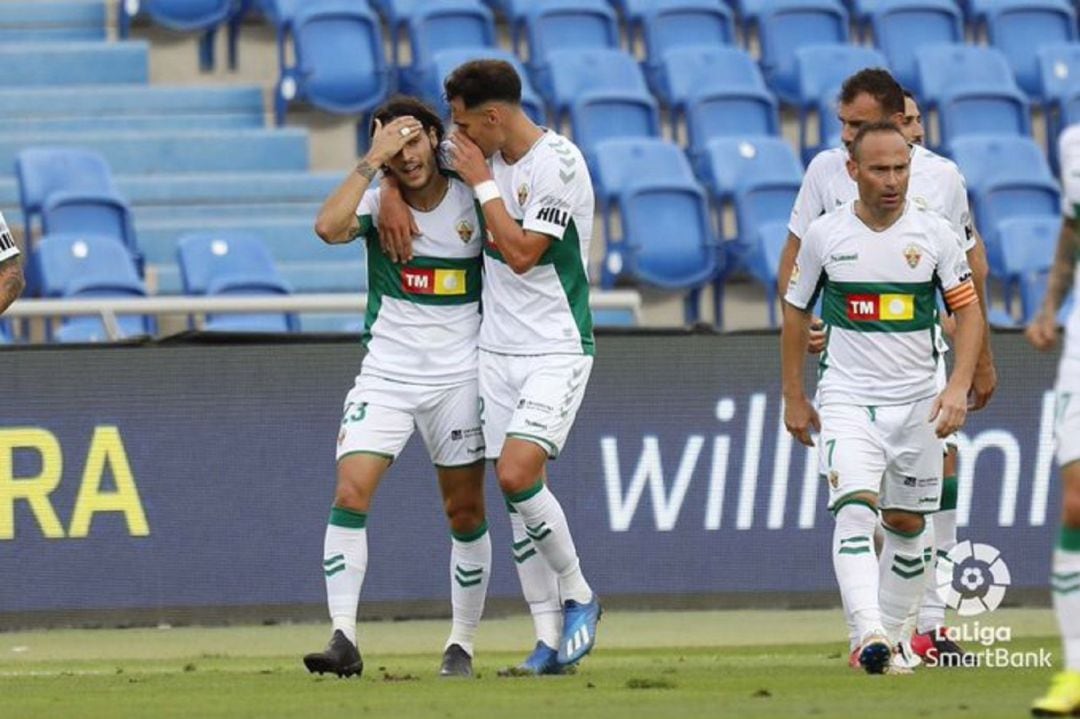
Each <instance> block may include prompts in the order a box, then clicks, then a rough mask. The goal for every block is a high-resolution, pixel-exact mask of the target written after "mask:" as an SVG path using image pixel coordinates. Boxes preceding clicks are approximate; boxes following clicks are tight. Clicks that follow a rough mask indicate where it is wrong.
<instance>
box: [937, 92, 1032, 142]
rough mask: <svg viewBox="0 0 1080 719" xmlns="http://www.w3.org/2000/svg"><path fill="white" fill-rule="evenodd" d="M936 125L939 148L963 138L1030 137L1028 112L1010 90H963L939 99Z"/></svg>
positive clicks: (1027, 107)
mask: <svg viewBox="0 0 1080 719" xmlns="http://www.w3.org/2000/svg"><path fill="white" fill-rule="evenodd" d="M938 124H939V129H940V137H939V138H938V142H936V143H935V144H936V145H937V146H938V147H942V146H944V147H947V146H948V145H949V144H950V143H952V142H954V141H955V140H956V139H957V138H959V137H963V136H966V135H1030V134H1031V110H1030V107H1029V105H1028V101H1027V98H1025V97H1024V96H1023V95H1022V94H1021V93H1019V92H1016V91H1013V90H1003V89H999V88H987V89H977V88H974V87H972V88H964V89H963V90H960V91H958V92H956V93H955V94H948V95H946V96H945V97H944V98H943V99H942V101H941V103H940V104H939V105H938Z"/></svg>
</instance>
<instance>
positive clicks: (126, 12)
mask: <svg viewBox="0 0 1080 719" xmlns="http://www.w3.org/2000/svg"><path fill="white" fill-rule="evenodd" d="M237 9H238V5H237V4H236V2H235V0H124V1H123V2H120V3H118V8H117V16H118V21H119V34H120V39H121V40H126V39H127V37H128V35H129V34H130V32H131V21H132V20H133V19H134V18H135V17H136V16H137V15H139V13H146V14H147V15H149V16H150V19H151V20H153V21H154V22H155V23H157V24H158V25H161V26H162V27H167V28H169V29H170V30H176V31H179V32H201V33H202V38H201V39H200V41H199V66H200V68H201V69H202V70H203V71H209V70H211V69H212V68H213V67H214V36H215V34H216V32H217V28H218V26H219V25H221V24H223V23H224V22H225V21H226V20H227V19H228V18H229V16H230V15H231V14H232V13H233V12H235V11H236V10H237ZM229 65H230V66H231V67H236V58H235V57H230V58H229Z"/></svg>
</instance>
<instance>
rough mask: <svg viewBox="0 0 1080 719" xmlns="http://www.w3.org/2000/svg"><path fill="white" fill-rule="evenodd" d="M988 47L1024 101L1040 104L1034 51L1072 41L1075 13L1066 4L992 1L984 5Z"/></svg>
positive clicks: (1052, 0) (1040, 0)
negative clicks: (1004, 62)
mask: <svg viewBox="0 0 1080 719" xmlns="http://www.w3.org/2000/svg"><path fill="white" fill-rule="evenodd" d="M986 32H987V37H988V39H989V41H990V45H991V46H993V47H995V48H997V49H998V50H1001V51H1002V52H1003V53H1004V54H1005V57H1006V58H1007V59H1008V61H1009V65H1010V66H1011V67H1012V71H1013V74H1014V75H1015V77H1016V82H1017V84H1018V85H1019V86H1020V89H1022V90H1023V91H1024V92H1026V93H1027V94H1028V97H1029V98H1031V99H1032V100H1033V101H1035V102H1043V101H1044V100H1045V97H1044V96H1043V94H1042V83H1041V82H1040V79H1041V78H1040V73H1039V59H1038V54H1037V53H1038V48H1039V46H1040V45H1043V44H1046V43H1063V42H1075V41H1076V13H1075V11H1074V10H1073V7H1072V5H1071V3H1069V2H1066V0H993V2H991V3H988V4H987V5H986Z"/></svg>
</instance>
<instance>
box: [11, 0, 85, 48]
mask: <svg viewBox="0 0 1080 719" xmlns="http://www.w3.org/2000/svg"><path fill="white" fill-rule="evenodd" d="M104 39H105V2H104V0H92V1H91V0H52V2H34V1H33V0H28V1H24V2H10V1H9V2H2V3H0V42H2V43H4V44H7V43H26V42H34V43H39V42H70V41H72V40H83V41H86V40H96V41H99V42H100V41H102V40H104Z"/></svg>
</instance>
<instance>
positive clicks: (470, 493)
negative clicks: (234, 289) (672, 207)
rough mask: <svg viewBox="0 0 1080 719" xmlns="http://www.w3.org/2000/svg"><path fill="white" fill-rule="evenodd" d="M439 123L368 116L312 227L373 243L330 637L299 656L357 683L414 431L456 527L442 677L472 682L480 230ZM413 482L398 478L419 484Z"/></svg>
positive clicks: (484, 565) (487, 542)
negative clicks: (359, 634) (402, 465)
mask: <svg viewBox="0 0 1080 719" xmlns="http://www.w3.org/2000/svg"><path fill="white" fill-rule="evenodd" d="M442 138H443V126H442V122H441V120H440V119H439V116H438V115H437V114H436V113H435V112H434V111H433V110H432V109H431V108H429V107H428V106H426V105H424V104H423V103H421V102H420V101H418V100H415V99H412V98H407V97H398V98H393V99H392V100H390V101H389V102H388V103H387V104H386V105H384V106H383V107H382V108H380V109H379V110H377V111H376V112H375V115H374V128H373V135H372V141H371V148H370V149H369V150H368V152H367V154H366V155H365V156H364V158H363V159H362V160H361V161H360V163H359V164H358V165H357V167H356V169H355V170H354V171H353V172H351V173H350V174H349V176H348V177H347V178H346V179H345V180H344V182H342V183H341V185H339V186H338V188H337V189H336V190H335V191H334V193H333V194H332V195H331V196H330V197H329V198H328V199H327V200H326V202H325V203H324V204H323V207H322V209H321V210H320V212H319V217H318V220H317V221H316V226H315V230H316V232H317V233H318V235H319V236H320V237H321V238H322V239H323V240H324V241H326V242H328V243H332V244H334V243H342V242H350V241H352V240H353V239H355V238H357V237H362V238H363V239H364V240H365V241H366V243H367V256H368V298H367V316H366V318H365V320H366V329H365V331H364V345H365V347H366V348H367V354H366V355H365V357H364V362H363V366H362V369H361V371H360V375H359V376H358V377H357V378H356V385H355V387H354V388H353V389H352V391H350V392H349V394H348V396H347V397H346V399H345V409H344V412H343V417H342V421H341V431H340V434H339V435H338V448H337V490H336V492H335V494H334V504H333V508H332V509H331V511H330V520H329V523H328V525H327V527H326V539H325V547H324V555H323V572H324V574H325V575H326V595H327V602H328V604H329V608H330V617H331V619H332V621H333V629H334V633H333V637H332V638H331V640H330V644H329V646H328V647H327V649H326V650H325V651H323V652H318V653H315V654H309V655H307V656H305V657H304V664H305V665H306V666H307V668H308V670H309V671H311V672H319V673H323V672H330V673H336V674H338V675H339V676H351V675H357V676H359V675H360V674H361V672H362V671H363V661H362V659H361V657H360V652H359V650H358V648H357V640H356V612H357V603H358V601H359V598H360V589H361V586H362V584H363V581H364V573H365V570H366V567H367V557H368V546H367V517H368V512H369V510H370V508H371V502H372V498H373V496H374V494H375V490H376V489H377V488H378V486H379V482H380V480H381V479H382V477H383V475H384V474H385V473H386V470H387V469H388V468H389V467H390V464H391V463H392V462H393V461H394V459H395V457H397V456H398V454H399V453H400V452H401V450H402V449H404V447H405V444H406V443H407V442H408V440H409V437H410V436H411V435H412V433H413V429H414V427H415V428H416V429H418V430H419V432H420V436H421V437H423V440H424V444H425V445H426V446H427V449H428V453H429V454H430V455H431V461H432V462H433V463H434V464H435V468H436V473H437V474H438V479H439V489H440V490H441V492H442V497H443V504H444V508H445V511H446V515H447V517H448V519H449V522H450V531H451V537H452V542H451V544H452V548H451V552H450V587H451V600H452V604H453V625H452V629H451V633H450V638H449V639H448V640H447V642H446V647H445V651H444V654H443V661H442V668H441V669H440V674H441V675H442V676H472V654H473V638H474V636H475V634H476V628H477V626H478V624H479V622H480V617H481V615H482V614H483V610H484V600H485V597H486V595H487V585H488V579H489V575H490V569H491V539H490V537H489V535H488V531H487V521H486V520H485V516H484V491H483V481H484V442H483V432H482V430H481V428H480V407H479V394H478V389H477V337H478V335H479V330H480V275H481V268H482V261H481V260H480V251H481V247H482V238H483V223H482V220H481V218H480V217H479V215H478V210H477V207H476V203H475V201H474V198H473V193H472V189H471V188H470V187H469V186H467V185H465V184H464V183H462V182H461V181H460V180H457V179H454V178H452V177H449V176H447V175H446V174H443V173H442V172H440V170H439V167H438V163H437V159H436V148H437V147H438V145H439V142H440V141H441V140H442ZM380 168H382V169H383V172H385V173H388V174H390V175H392V176H394V177H395V178H396V179H397V182H398V186H399V188H400V191H401V195H402V196H403V198H404V201H405V202H406V203H408V206H409V208H410V210H411V212H412V213H413V214H414V215H415V218H416V223H417V225H418V227H419V229H420V232H421V234H420V236H419V237H418V238H417V239H416V243H415V247H416V255H415V256H414V257H413V258H412V259H411V260H410V261H409V262H408V263H406V264H404V265H395V264H394V263H393V262H391V260H390V258H389V257H388V256H387V254H386V253H385V252H384V251H383V250H382V249H381V247H380V242H379V238H378V232H377V230H376V229H375V226H376V222H377V218H378V214H379V192H378V190H377V189H373V188H371V187H370V184H371V181H372V179H373V178H374V177H375V174H376V173H377V172H378V171H379V169H380ZM413 479H415V478H402V480H413Z"/></svg>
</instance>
